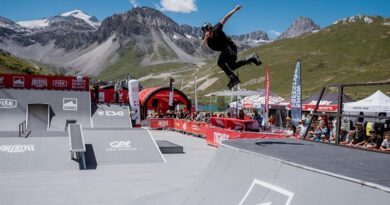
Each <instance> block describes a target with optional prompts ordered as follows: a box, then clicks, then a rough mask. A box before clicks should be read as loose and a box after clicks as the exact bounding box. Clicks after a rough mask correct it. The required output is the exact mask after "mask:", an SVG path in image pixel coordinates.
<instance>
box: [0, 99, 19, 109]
mask: <svg viewBox="0 0 390 205" xmlns="http://www.w3.org/2000/svg"><path fill="white" fill-rule="evenodd" d="M17 106H18V101H16V100H12V99H0V109H1V108H16V107H17Z"/></svg>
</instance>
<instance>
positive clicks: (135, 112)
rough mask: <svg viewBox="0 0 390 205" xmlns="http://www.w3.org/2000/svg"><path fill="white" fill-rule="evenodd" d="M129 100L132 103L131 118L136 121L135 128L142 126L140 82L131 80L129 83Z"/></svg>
mask: <svg viewBox="0 0 390 205" xmlns="http://www.w3.org/2000/svg"><path fill="white" fill-rule="evenodd" d="M128 88H129V90H128V92H129V93H128V99H129V103H130V115H131V116H130V117H131V120H135V126H136V127H140V126H141V114H140V113H141V112H140V111H141V109H140V104H139V82H138V81H137V80H134V79H133V80H129V82H128Z"/></svg>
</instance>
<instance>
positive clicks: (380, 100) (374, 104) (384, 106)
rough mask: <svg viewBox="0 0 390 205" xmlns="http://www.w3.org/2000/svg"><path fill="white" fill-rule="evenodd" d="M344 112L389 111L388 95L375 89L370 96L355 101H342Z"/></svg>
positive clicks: (389, 99)
mask: <svg viewBox="0 0 390 205" xmlns="http://www.w3.org/2000/svg"><path fill="white" fill-rule="evenodd" d="M343 110H344V112H363V113H364V114H368V113H380V112H386V113H390V97H389V96H387V95H385V94H384V93H382V92H381V91H380V90H378V91H376V92H375V93H374V94H372V95H371V96H369V97H367V98H365V99H363V100H359V101H356V102H350V103H344V109H343Z"/></svg>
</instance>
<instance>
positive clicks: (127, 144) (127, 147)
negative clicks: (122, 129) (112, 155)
mask: <svg viewBox="0 0 390 205" xmlns="http://www.w3.org/2000/svg"><path fill="white" fill-rule="evenodd" d="M136 150H137V148H136V147H132V146H131V141H113V142H110V144H109V147H107V148H106V151H108V152H115V151H136Z"/></svg>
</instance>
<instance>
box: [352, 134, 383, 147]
mask: <svg viewBox="0 0 390 205" xmlns="http://www.w3.org/2000/svg"><path fill="white" fill-rule="evenodd" d="M381 141H382V140H381V137H379V136H378V135H377V134H376V133H375V131H374V130H371V131H370V133H369V135H368V136H366V138H365V139H364V141H362V142H359V143H357V144H356V146H361V147H363V148H379V147H380V145H381Z"/></svg>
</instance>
